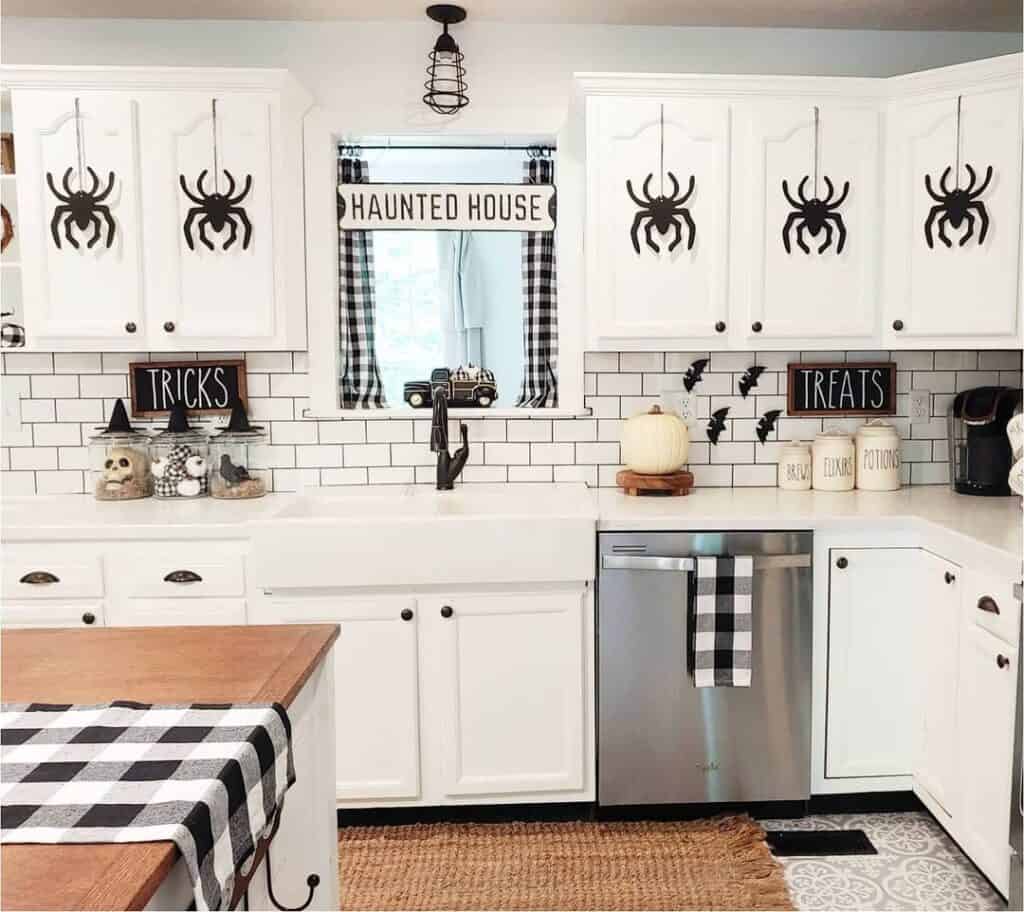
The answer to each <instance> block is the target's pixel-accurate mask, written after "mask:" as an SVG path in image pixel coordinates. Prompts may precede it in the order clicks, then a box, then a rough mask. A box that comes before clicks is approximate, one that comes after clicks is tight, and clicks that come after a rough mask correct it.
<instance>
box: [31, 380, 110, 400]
mask: <svg viewBox="0 0 1024 912" xmlns="http://www.w3.org/2000/svg"><path fill="white" fill-rule="evenodd" d="M118 379H121V378H118ZM32 398H33V399H61V398H68V399H77V398H78V375H77V374H35V375H34V376H33V377H32Z"/></svg>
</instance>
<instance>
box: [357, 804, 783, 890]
mask: <svg viewBox="0 0 1024 912" xmlns="http://www.w3.org/2000/svg"><path fill="white" fill-rule="evenodd" d="M338 840H339V841H338V853H339V859H340V861H339V868H340V870H339V877H340V880H341V908H342V909H363V910H395V909H410V910H413V909H452V910H488V909H494V910H498V909H549V910H576V909H590V910H600V909H635V910H647V909H652V910H653V909H659V910H661V909H666V910H667V909H680V910H681V909H701V910H709V909H732V910H747V909H752V910H775V909H784V910H791V909H793V908H794V907H793V905H792V902H791V900H790V897H789V892H788V890H787V889H786V882H785V880H784V878H783V874H782V868H781V866H780V865H779V864H778V862H777V861H776V860H775V859H774V858H773V857H772V855H771V853H770V852H769V851H768V847H767V846H766V845H765V843H764V841H763V840H764V831H763V830H762V829H761V827H760V826H758V825H757V824H756V823H755V822H754V821H753V820H751V819H750V818H749V817H746V816H730V817H719V818H715V819H712V820H696V821H685V822H674V821H673V822H640V823H633V822H628V823H618V822H615V823H503V824H474V823H458V824H453V823H441V824H419V825H416V826H391V827H344V828H342V829H341V830H340V831H339V834H338Z"/></svg>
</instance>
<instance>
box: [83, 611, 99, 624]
mask: <svg viewBox="0 0 1024 912" xmlns="http://www.w3.org/2000/svg"><path fill="white" fill-rule="evenodd" d="M82 623H83V624H95V623H96V615H95V614H93V613H92V612H91V611H86V612H85V614H83V615H82Z"/></svg>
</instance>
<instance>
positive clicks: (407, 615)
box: [401, 608, 412, 621]
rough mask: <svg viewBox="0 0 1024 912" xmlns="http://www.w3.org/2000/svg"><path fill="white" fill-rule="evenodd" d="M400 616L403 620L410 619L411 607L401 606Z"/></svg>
mask: <svg viewBox="0 0 1024 912" xmlns="http://www.w3.org/2000/svg"><path fill="white" fill-rule="evenodd" d="M401 617H402V620H403V621H411V620H412V608H403V609H402V615H401Z"/></svg>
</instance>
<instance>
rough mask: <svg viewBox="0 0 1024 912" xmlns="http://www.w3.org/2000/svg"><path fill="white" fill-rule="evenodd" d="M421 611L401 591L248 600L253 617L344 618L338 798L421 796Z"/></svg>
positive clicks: (338, 681)
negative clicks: (391, 594) (398, 593)
mask: <svg viewBox="0 0 1024 912" xmlns="http://www.w3.org/2000/svg"><path fill="white" fill-rule="evenodd" d="M419 613H420V612H419V609H418V607H417V604H416V601H415V600H414V599H410V598H402V597H399V596H394V597H381V596H373V597H372V598H371V597H367V598H335V597H324V596H309V597H302V596H296V597H294V598H288V599H284V598H270V599H269V600H261V601H256V602H254V603H250V606H249V621H250V623H254V622H255V623H261V624H283V623H288V624H319V623H332V624H340V625H341V636H340V637H338V640H337V642H336V643H335V644H334V649H333V653H334V675H335V688H336V693H337V696H336V698H335V713H336V726H335V737H336V739H337V745H336V749H335V757H336V763H337V798H338V801H339V802H350V803H354V802H358V801H371V802H372V803H380V801H381V800H383V799H398V798H418V797H419V796H420V735H419V731H420V728H419V662H418V648H417V642H418V627H419Z"/></svg>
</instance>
